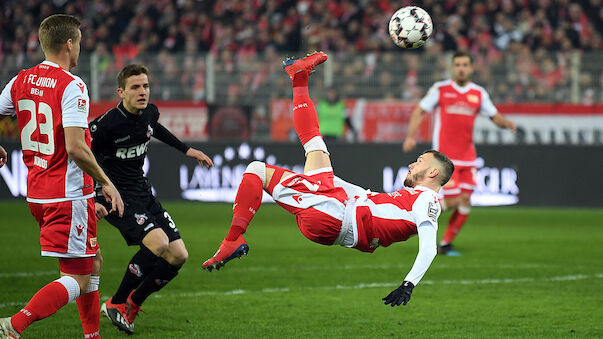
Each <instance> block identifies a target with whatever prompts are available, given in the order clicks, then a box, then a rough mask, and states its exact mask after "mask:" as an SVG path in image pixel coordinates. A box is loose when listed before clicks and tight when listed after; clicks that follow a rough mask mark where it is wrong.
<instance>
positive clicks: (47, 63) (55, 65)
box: [42, 60, 63, 69]
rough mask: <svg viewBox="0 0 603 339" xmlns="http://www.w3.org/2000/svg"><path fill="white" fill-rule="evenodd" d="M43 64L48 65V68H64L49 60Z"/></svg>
mask: <svg viewBox="0 0 603 339" xmlns="http://www.w3.org/2000/svg"><path fill="white" fill-rule="evenodd" d="M42 63H43V64H44V65H48V66H52V67H56V68H61V69H62V68H63V67H61V66H59V65H58V64H55V63H54V62H52V61H48V60H44V61H42Z"/></svg>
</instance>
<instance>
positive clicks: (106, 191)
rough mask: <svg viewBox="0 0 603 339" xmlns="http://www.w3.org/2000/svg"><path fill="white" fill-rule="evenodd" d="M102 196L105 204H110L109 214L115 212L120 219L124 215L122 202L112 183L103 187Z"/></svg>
mask: <svg viewBox="0 0 603 339" xmlns="http://www.w3.org/2000/svg"><path fill="white" fill-rule="evenodd" d="M103 196H104V197H105V199H106V200H107V202H110V203H111V210H110V211H109V213H112V212H115V211H117V213H118V214H119V216H120V217H123V215H124V202H123V200H121V195H120V194H119V192H118V191H117V188H115V186H113V184H112V183H109V184H108V185H103Z"/></svg>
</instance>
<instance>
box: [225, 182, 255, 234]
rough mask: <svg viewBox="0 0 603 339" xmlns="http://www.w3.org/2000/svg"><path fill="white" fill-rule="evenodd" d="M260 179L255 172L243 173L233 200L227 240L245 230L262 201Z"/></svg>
mask: <svg viewBox="0 0 603 339" xmlns="http://www.w3.org/2000/svg"><path fill="white" fill-rule="evenodd" d="M262 189H263V183H262V179H260V177H259V176H258V175H257V174H253V173H245V174H243V180H242V181H241V184H240V185H239V189H238V191H237V196H236V198H235V201H234V208H233V213H232V214H233V217H232V224H231V226H230V231H229V232H228V235H226V239H225V240H227V241H235V240H237V239H238V238H239V236H240V235H241V234H243V233H245V231H246V230H247V226H248V225H249V223H250V222H251V219H252V218H253V216H254V215H255V213H256V212H257V210H258V209H259V208H260V204H261V203H262V193H263V192H262Z"/></svg>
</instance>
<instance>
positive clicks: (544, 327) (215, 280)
mask: <svg viewBox="0 0 603 339" xmlns="http://www.w3.org/2000/svg"><path fill="white" fill-rule="evenodd" d="M164 207H165V208H166V209H167V210H168V211H169V212H170V214H171V216H172V217H173V219H174V221H175V222H176V224H177V226H178V227H179V229H180V231H181V233H182V235H183V238H184V240H185V242H186V244H187V248H188V251H189V255H190V257H189V261H188V262H187V263H186V265H185V266H184V267H183V269H182V270H181V271H180V274H179V276H178V277H177V278H176V279H175V280H174V281H173V282H172V283H171V284H170V285H168V286H167V287H166V288H164V289H163V290H161V291H160V292H159V293H158V294H156V295H154V296H152V297H151V298H149V299H148V300H147V302H146V303H145V304H144V305H143V310H144V311H145V313H141V314H140V315H139V317H138V319H137V320H136V328H135V334H134V338H136V337H137V338H258V337H272V338H284V337H304V338H314V337H340V338H344V337H364V338H381V337H433V338H447V337H450V338H453V337H457V338H492V337H496V338H500V337H509V338H510V337H525V338H535V337H538V338H553V337H554V338H558V337H568V338H569V337H571V338H574V337H580V338H593V337H603V222H602V220H603V209H559V208H555V209H544V208H519V207H506V208H474V209H473V211H472V214H471V216H470V217H469V220H468V223H467V225H466V226H465V228H464V229H463V231H462V233H461V234H460V236H459V237H458V238H457V242H456V246H457V248H458V250H460V251H461V252H462V254H463V255H462V256H460V257H442V256H438V257H436V259H435V260H434V262H433V264H432V265H431V268H430V269H429V271H428V272H427V274H426V275H425V277H424V278H423V281H422V282H421V283H420V284H419V285H418V286H417V287H416V288H415V290H414V293H413V296H412V299H411V301H410V303H409V304H408V305H407V306H406V307H396V308H391V307H389V306H385V305H383V303H382V301H381V298H382V297H384V296H385V295H387V294H388V293H389V292H390V291H391V290H392V289H393V288H395V287H397V286H398V285H399V284H400V283H401V282H402V280H403V278H404V276H405V275H406V273H407V272H408V270H409V269H410V266H411V265H412V263H413V261H414V258H415V255H416V250H417V238H416V237H415V238H411V239H410V240H409V241H407V242H405V243H397V244H394V245H392V246H390V247H389V248H379V249H377V251H376V252H375V253H374V254H366V253H361V252H359V251H356V250H351V249H345V248H341V247H327V246H321V245H317V244H314V243H312V242H310V241H308V240H307V239H305V238H304V237H303V236H302V235H301V233H300V232H299V231H298V230H297V226H296V224H295V222H294V218H293V217H292V216H291V215H289V214H288V213H287V212H285V211H284V210H282V209H280V208H279V207H278V206H276V205H273V204H266V205H264V206H262V207H261V208H260V210H259V211H258V214H257V216H256V218H255V219H254V220H253V222H252V224H251V225H250V227H249V229H248V232H247V236H246V239H247V241H248V243H249V245H250V247H251V250H250V254H249V257H244V258H243V259H242V260H240V261H239V260H235V261H233V262H231V263H229V264H228V265H226V267H225V268H224V269H223V270H221V271H214V272H212V273H209V272H206V271H204V270H202V269H201V263H202V262H203V261H204V260H205V259H206V258H208V257H210V256H212V255H213V254H214V252H215V250H216V249H217V246H218V244H219V243H220V241H221V240H222V238H223V237H224V235H225V234H226V232H227V228H228V224H229V221H230V218H231V208H232V207H231V205H229V204H210V203H181V202H178V203H165V204H164ZM448 216H449V214H446V213H445V214H444V215H443V216H442V217H441V218H440V230H439V233H440V235H441V234H442V232H443V230H444V228H445V225H446V220H447V219H448ZM98 233H99V241H100V243H101V248H102V251H103V258H104V270H103V274H102V276H101V285H100V294H101V299H102V300H103V301H104V300H106V299H107V298H108V297H109V296H110V295H111V294H112V293H113V292H114V291H115V289H116V288H117V286H118V284H119V282H120V279H121V275H122V272H123V271H124V269H125V266H126V264H127V262H128V261H129V259H130V257H131V255H132V254H133V253H134V252H135V251H136V248H134V247H126V246H125V242H124V241H123V240H122V238H121V236H120V234H119V232H118V231H117V230H116V229H115V228H113V227H112V226H111V225H109V224H108V223H106V222H105V221H102V222H100V223H99V232H98ZM0 234H1V235H2V246H0V258H1V259H0V260H1V264H0V287H1V289H0V291H1V292H0V316H9V315H12V314H13V313H15V312H17V311H18V310H19V309H20V308H21V307H22V306H23V305H24V304H25V303H26V302H27V300H29V298H30V297H31V296H32V295H33V293H35V291H37V290H38V289H39V288H40V287H42V286H43V285H45V284H46V283H48V282H49V281H51V280H53V279H55V278H56V276H57V270H58V263H57V261H56V260H55V259H49V258H41V257H40V254H39V253H40V248H39V243H38V228H37V225H36V224H35V222H34V219H33V217H32V216H31V215H30V213H29V210H28V209H27V204H26V203H25V202H22V201H19V202H16V201H11V202H7V201H2V202H0ZM81 333H82V332H81V328H80V324H79V318H78V315H77V308H76V306H75V304H74V303H73V304H70V305H67V306H66V307H64V308H63V309H61V310H59V312H57V314H55V315H54V316H52V317H50V318H48V319H45V320H43V321H40V322H37V323H35V324H33V325H32V326H31V327H30V328H28V329H27V330H26V331H25V333H24V334H25V335H24V338H42V337H43V338H81V337H82V334H81ZM101 335H102V337H103V338H125V337H126V335H125V334H122V333H120V332H118V331H117V330H116V329H115V328H113V326H112V325H111V324H110V323H109V320H108V319H106V318H102V319H101Z"/></svg>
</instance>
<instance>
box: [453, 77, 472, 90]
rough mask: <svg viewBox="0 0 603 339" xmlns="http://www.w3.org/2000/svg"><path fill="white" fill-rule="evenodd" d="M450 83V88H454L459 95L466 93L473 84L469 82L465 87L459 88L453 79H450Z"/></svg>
mask: <svg viewBox="0 0 603 339" xmlns="http://www.w3.org/2000/svg"><path fill="white" fill-rule="evenodd" d="M450 83H451V84H452V87H454V89H456V90H457V91H458V92H459V93H466V92H468V91H469V90H470V89H471V87H472V85H473V83H472V82H471V81H469V82H467V84H466V85H465V86H459V84H457V83H456V81H454V79H450Z"/></svg>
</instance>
